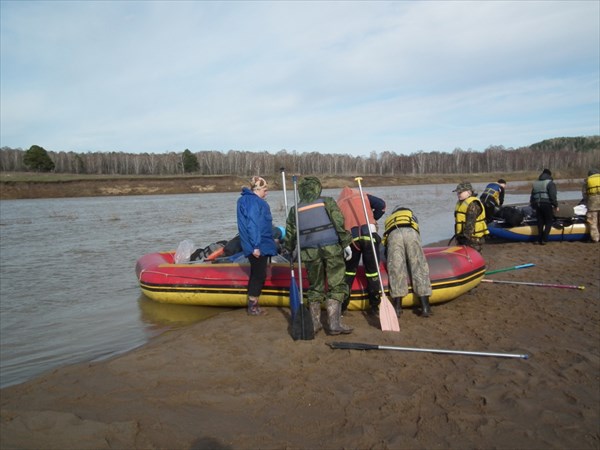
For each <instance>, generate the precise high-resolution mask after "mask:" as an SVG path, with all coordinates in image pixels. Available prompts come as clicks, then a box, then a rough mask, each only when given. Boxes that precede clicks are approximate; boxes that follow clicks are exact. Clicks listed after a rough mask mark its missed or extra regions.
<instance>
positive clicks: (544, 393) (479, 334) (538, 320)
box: [0, 242, 600, 449]
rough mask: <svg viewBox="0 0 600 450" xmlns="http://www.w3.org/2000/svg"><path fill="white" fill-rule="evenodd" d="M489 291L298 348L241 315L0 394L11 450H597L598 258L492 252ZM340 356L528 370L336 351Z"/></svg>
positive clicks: (525, 247)
mask: <svg viewBox="0 0 600 450" xmlns="http://www.w3.org/2000/svg"><path fill="white" fill-rule="evenodd" d="M482 253H483V255H484V257H485V258H486V261H487V263H488V270H494V269H501V268H507V267H512V266H515V265H519V264H525V263H533V264H535V266H533V267H530V268H527V269H521V270H513V271H507V272H503V273H497V274H494V275H488V277H487V278H488V279H493V280H508V281H527V282H538V283H544V284H560V285H569V286H585V289H583V290H582V289H569V288H555V287H540V286H525V285H511V284H495V283H481V284H480V285H479V286H478V287H477V288H476V289H474V290H472V291H471V292H469V293H468V294H465V295H463V296H461V297H459V298H458V299H455V300H453V301H451V302H448V303H446V304H442V305H434V306H433V307H432V309H433V313H434V315H433V316H432V317H430V318H428V319H426V318H421V317H418V316H417V315H416V314H413V313H412V311H411V310H405V312H404V314H403V315H402V318H401V321H400V326H401V331H400V333H390V332H386V333H384V332H382V331H381V330H379V329H378V322H374V321H373V320H372V319H371V318H369V317H367V316H366V315H364V313H362V312H350V313H348V315H347V316H346V317H345V322H346V323H347V324H349V325H351V326H353V327H354V330H355V331H354V333H353V334H351V335H346V336H327V335H326V334H324V333H323V332H321V333H319V334H318V335H317V337H316V338H315V339H314V340H312V341H293V340H292V338H291V337H290V335H289V314H288V310H287V309H279V308H271V309H269V314H268V315H267V316H265V317H248V316H247V315H246V313H245V311H244V310H233V311H228V312H224V313H222V314H219V315H218V316H216V317H213V318H211V319H209V320H206V321H204V322H201V323H197V324H195V325H193V326H189V327H187V328H184V329H181V330H177V331H172V332H167V333H165V334H163V335H161V336H159V337H158V338H156V339H154V340H152V341H151V342H150V343H149V344H147V345H145V346H144V347H141V348H139V349H137V350H134V351H132V352H129V353H127V354H124V355H122V356H119V357H116V358H113V359H111V360H108V361H102V362H97V363H87V364H79V365H75V366H70V367H64V368H61V369H58V370H55V371H53V372H51V373H47V374H45V375H43V376H41V377H38V378H36V379H34V380H32V381H29V382H26V383H23V384H20V385H16V386H11V387H8V388H5V389H2V390H1V391H0V393H1V423H0V425H1V429H0V447H1V448H2V449H13V448H19V449H104V448H107V449H130V448H131V449H259V448H260V449H314V448H326V449H435V448H447V449H548V448H554V449H566V448H569V449H599V448H600V425H599V424H600V313H599V300H600V247H599V246H598V244H592V243H587V242H561V243H558V242H557V243H549V244H548V245H546V246H539V245H534V244H530V243H489V244H487V245H486V246H485V248H484V250H483V252H482ZM334 341H347V342H362V343H369V344H378V345H389V346H401V347H410V348H430V349H448V350H462V351H471V352H499V353H508V354H528V355H529V356H530V357H529V359H520V358H501V357H487V356H471V355H456V354H451V355H447V354H436V353H422V352H410V351H393V350H370V351H357V350H334V349H331V348H330V347H329V346H327V345H326V344H327V343H329V342H334Z"/></svg>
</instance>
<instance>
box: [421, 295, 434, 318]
mask: <svg viewBox="0 0 600 450" xmlns="http://www.w3.org/2000/svg"><path fill="white" fill-rule="evenodd" d="M419 302H421V317H429V316H431V315H432V314H433V313H432V312H431V307H430V306H429V297H428V296H426V295H424V296H421V297H419Z"/></svg>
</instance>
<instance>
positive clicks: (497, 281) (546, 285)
mask: <svg viewBox="0 0 600 450" xmlns="http://www.w3.org/2000/svg"><path fill="white" fill-rule="evenodd" d="M481 281H484V282H486V283H499V284H522V285H524V286H539V287H552V288H563V289H579V290H580V291H583V290H584V289H585V286H574V285H569V284H551V283H533V282H529V281H500V280H488V279H487V278H484V279H483V280H481Z"/></svg>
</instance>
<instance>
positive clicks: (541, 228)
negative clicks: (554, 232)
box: [529, 169, 558, 245]
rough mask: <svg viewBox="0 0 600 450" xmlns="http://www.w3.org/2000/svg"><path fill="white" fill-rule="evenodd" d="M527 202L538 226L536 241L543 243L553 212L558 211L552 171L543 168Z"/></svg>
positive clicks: (546, 240) (548, 233) (552, 219)
mask: <svg viewBox="0 0 600 450" xmlns="http://www.w3.org/2000/svg"><path fill="white" fill-rule="evenodd" d="M529 204H530V205H531V207H532V208H533V209H534V210H535V215H536V218H537V228H538V242H539V243H540V245H545V244H546V242H548V236H549V235H550V230H551V229H552V222H553V221H554V212H555V211H556V212H558V200H557V196H556V185H555V184H554V181H553V180H552V172H550V170H548V169H544V170H543V171H542V173H541V174H540V176H539V177H538V179H537V181H534V183H533V188H532V189H531V197H530V198H529Z"/></svg>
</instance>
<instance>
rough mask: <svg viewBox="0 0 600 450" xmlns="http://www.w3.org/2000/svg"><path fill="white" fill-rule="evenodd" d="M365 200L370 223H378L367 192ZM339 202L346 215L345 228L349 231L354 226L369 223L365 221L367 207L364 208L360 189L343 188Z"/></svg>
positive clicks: (364, 196)
mask: <svg viewBox="0 0 600 450" xmlns="http://www.w3.org/2000/svg"><path fill="white" fill-rule="evenodd" d="M363 200H364V202H365V206H366V208H367V218H368V223H371V224H376V223H377V222H376V220H375V218H374V217H373V210H372V209H371V206H370V204H369V199H368V197H367V195H366V194H363ZM337 204H338V206H339V207H340V209H341V210H342V214H343V215H344V228H345V229H346V230H347V231H352V228H354V227H360V226H362V225H366V224H367V221H365V208H363V202H362V200H361V197H360V192H359V191H357V190H356V189H352V188H349V187H348V186H346V187H345V188H344V189H342V192H341V193H340V196H339V197H338V199H337Z"/></svg>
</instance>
